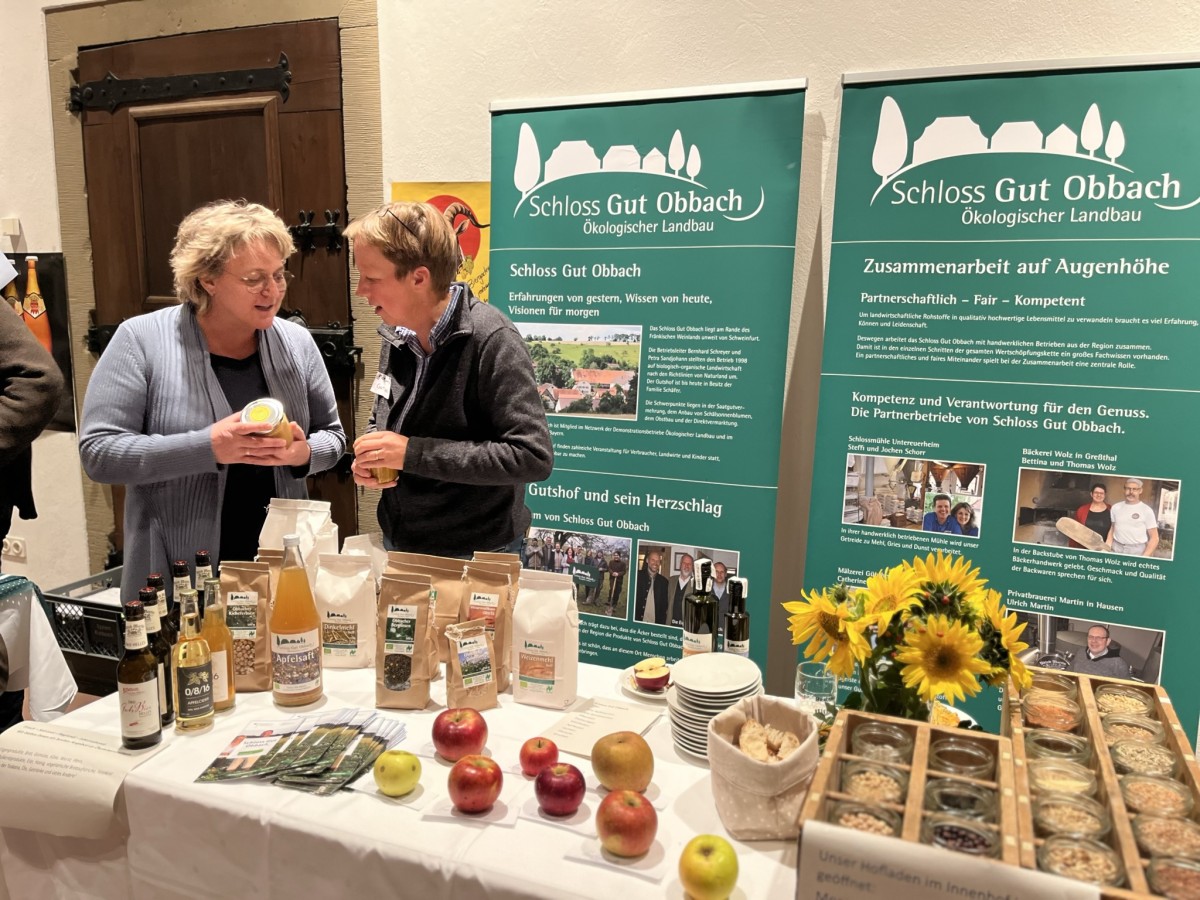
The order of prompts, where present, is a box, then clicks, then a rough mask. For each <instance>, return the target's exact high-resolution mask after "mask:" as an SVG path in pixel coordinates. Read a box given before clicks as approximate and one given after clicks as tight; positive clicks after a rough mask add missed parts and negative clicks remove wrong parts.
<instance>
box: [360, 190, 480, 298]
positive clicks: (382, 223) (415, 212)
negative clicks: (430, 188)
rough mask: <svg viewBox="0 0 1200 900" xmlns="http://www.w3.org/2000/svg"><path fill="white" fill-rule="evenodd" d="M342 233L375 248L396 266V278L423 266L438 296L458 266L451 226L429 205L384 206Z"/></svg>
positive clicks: (457, 252) (446, 288)
mask: <svg viewBox="0 0 1200 900" xmlns="http://www.w3.org/2000/svg"><path fill="white" fill-rule="evenodd" d="M343 234H344V236H345V238H346V240H348V241H353V240H356V239H361V240H363V241H366V242H367V243H368V244H370V245H371V246H373V247H375V248H377V249H378V250H379V252H380V253H382V254H383V255H384V257H386V258H387V259H388V260H389V261H390V262H391V263H392V265H393V266H395V267H396V277H397V278H403V277H404V276H405V275H407V274H408V273H409V272H411V271H412V270H413V269H416V268H417V267H418V266H424V267H425V268H427V269H428V270H429V277H430V285H431V286H432V288H433V290H434V291H435V292H437V293H438V294H444V293H446V292H448V291H449V290H450V283H451V282H452V281H454V276H455V275H456V274H458V267H459V265H460V264H461V263H462V253H461V252H460V250H459V247H458V236H457V235H456V234H455V233H454V227H453V226H452V225H451V224H450V222H449V221H448V220H447V219H446V216H445V215H444V214H443V213H442V212H441V211H440V210H439V209H438V208H437V207H436V206H433V205H431V204H429V203H408V202H399V203H385V204H384V205H383V206H381V207H379V209H376V210H373V211H371V212H369V213H365V214H364V215H361V216H359V217H358V218H356V219H354V221H352V222H350V224H348V225H347V226H346V230H345V232H343Z"/></svg>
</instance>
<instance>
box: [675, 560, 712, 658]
mask: <svg viewBox="0 0 1200 900" xmlns="http://www.w3.org/2000/svg"><path fill="white" fill-rule="evenodd" d="M693 571H694V572H695V573H696V587H695V590H694V593H693V594H692V596H690V597H687V598H686V599H685V600H684V601H683V655H684V656H692V655H694V654H696V653H712V652H713V651H714V650H716V649H717V611H718V609H719V608H720V605H719V604H718V603H717V598H716V597H714V596H713V595H712V593H711V591H712V560H711V559H703V558H701V559H698V560H696V564H695V566H694V567H693Z"/></svg>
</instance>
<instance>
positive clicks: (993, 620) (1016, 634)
mask: <svg viewBox="0 0 1200 900" xmlns="http://www.w3.org/2000/svg"><path fill="white" fill-rule="evenodd" d="M1000 600H1001V597H1000V592H999V591H993V590H988V591H987V592H986V594H985V596H984V599H983V615H984V618H985V620H986V621H987V623H988V624H989V625H990V626H991V627H992V629H993V631H994V632H995V635H996V637H997V638H998V640H999V644H1000V646H1001V647H1002V648H1003V649H1004V651H1005V653H1006V654H1007V656H1008V668H1007V669H1005V668H1003V667H1000V666H997V667H995V668H994V669H993V671H992V672H991V673H990V674H989V675H988V682H989V683H990V684H993V685H997V686H999V685H1003V684H1004V680H1005V678H1006V677H1007V676H1008V675H1009V674H1011V675H1012V678H1013V681H1014V682H1015V683H1016V684H1017V686H1018V687H1020V688H1021V689H1024V688H1026V687H1028V686H1029V680H1030V675H1029V670H1028V669H1026V668H1025V664H1024V663H1023V662H1021V660H1020V659H1018V654H1020V653H1021V651H1022V650H1028V649H1029V645H1028V644H1027V643H1025V642H1024V641H1022V640H1021V639H1020V638H1021V633H1022V632H1023V631H1024V630H1025V625H1026V624H1027V623H1025V622H1022V623H1021V624H1020V625H1018V624H1017V614H1016V613H1015V612H1009V611H1008V609H1007V608H1005V607H1004V605H1003V604H1001V602H1000Z"/></svg>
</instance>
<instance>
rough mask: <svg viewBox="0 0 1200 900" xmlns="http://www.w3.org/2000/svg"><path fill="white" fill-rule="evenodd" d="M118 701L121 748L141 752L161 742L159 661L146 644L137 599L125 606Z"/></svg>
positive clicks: (142, 608)
mask: <svg viewBox="0 0 1200 900" xmlns="http://www.w3.org/2000/svg"><path fill="white" fill-rule="evenodd" d="M117 699H118V701H119V703H120V709H121V744H122V745H123V746H124V747H126V748H127V749H129V750H142V749H145V748H146V747H153V746H154V745H155V744H157V743H158V742H159V741H161V740H162V719H161V717H160V716H159V712H158V659H157V658H156V657H155V655H154V653H153V651H151V650H150V646H149V644H148V643H147V642H146V618H145V607H143V606H142V602H141V601H140V600H131V601H130V602H129V603H127V604H126V606H125V653H124V654H123V655H122V656H121V660H120V662H118V663H117Z"/></svg>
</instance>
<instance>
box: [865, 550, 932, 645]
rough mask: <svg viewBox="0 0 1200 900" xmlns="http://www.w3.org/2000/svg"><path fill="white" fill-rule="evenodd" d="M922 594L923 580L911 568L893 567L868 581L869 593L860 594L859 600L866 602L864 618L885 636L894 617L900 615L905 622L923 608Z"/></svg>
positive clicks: (867, 590) (870, 577) (906, 566)
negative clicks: (911, 614) (918, 608)
mask: <svg viewBox="0 0 1200 900" xmlns="http://www.w3.org/2000/svg"><path fill="white" fill-rule="evenodd" d="M920 590H921V582H920V579H918V578H917V574H916V573H915V572H914V571H913V570H912V567H911V566H908V565H899V566H893V567H892V568H890V569H888V570H887V571H886V572H878V573H876V574H874V575H871V576H869V577H868V578H867V587H866V590H865V591H859V596H860V597H863V598H864V600H863V615H864V616H866V617H867V618H869V619H870V620H871V621H872V623H873V624H875V625H876V626H877V627H878V628H879V633H880V634H883V632H885V631H887V629H888V626H889V625H891V624H892V618H893V617H894V616H897V615H899V616H900V620H901V621H904V620H905V619H907V618H908V615H909V613H910V612H911V611H912V610H913V609H915V608H917V607H919V606H920V605H921V598H920V596H919V594H920Z"/></svg>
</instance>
